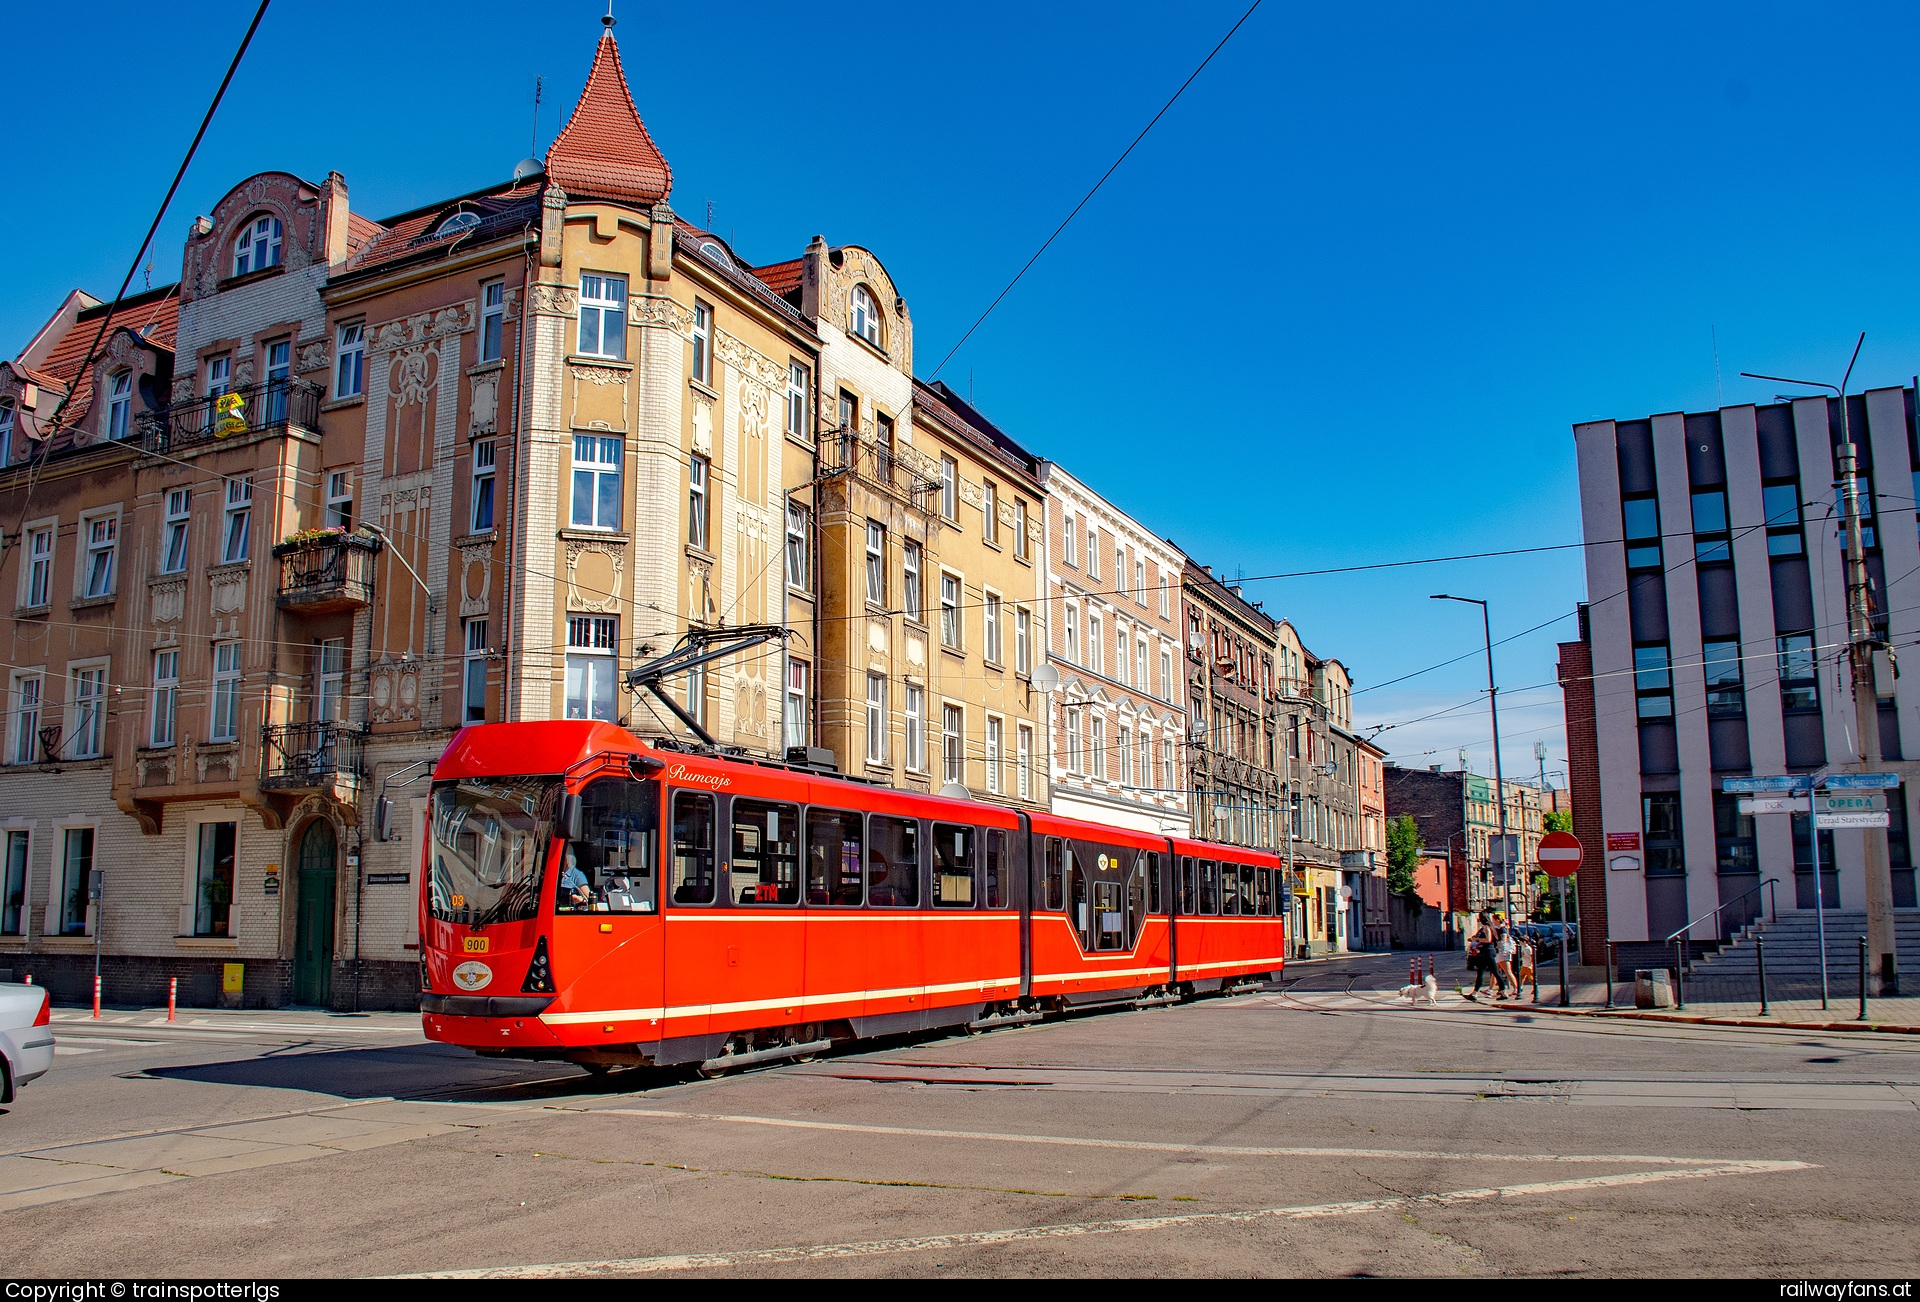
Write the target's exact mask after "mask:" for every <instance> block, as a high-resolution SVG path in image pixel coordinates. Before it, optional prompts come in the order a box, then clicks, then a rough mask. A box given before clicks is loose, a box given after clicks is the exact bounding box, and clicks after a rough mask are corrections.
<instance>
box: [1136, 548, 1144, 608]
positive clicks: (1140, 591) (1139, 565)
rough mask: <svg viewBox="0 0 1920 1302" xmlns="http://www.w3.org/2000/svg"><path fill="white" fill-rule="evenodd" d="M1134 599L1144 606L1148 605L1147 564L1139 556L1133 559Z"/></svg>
mask: <svg viewBox="0 0 1920 1302" xmlns="http://www.w3.org/2000/svg"><path fill="white" fill-rule="evenodd" d="M1133 599H1134V600H1135V601H1136V602H1138V603H1139V604H1140V605H1142V606H1144V605H1146V604H1147V563H1146V562H1145V561H1143V560H1141V559H1140V558H1139V557H1137V556H1136V557H1134V559H1133Z"/></svg>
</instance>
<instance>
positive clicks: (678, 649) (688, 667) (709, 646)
mask: <svg viewBox="0 0 1920 1302" xmlns="http://www.w3.org/2000/svg"><path fill="white" fill-rule="evenodd" d="M792 636H793V630H792V629H790V628H787V627H786V626H785V625H782V624H740V625H736V626H735V627H733V628H693V629H688V630H687V632H686V634H685V635H684V636H682V637H681V639H680V641H679V644H678V645H676V646H675V647H674V648H673V650H671V651H669V652H667V653H666V654H665V655H663V656H658V657H655V658H654V659H652V660H649V661H647V662H646V663H645V664H642V665H637V666H635V667H634V668H632V669H629V670H628V671H627V679H626V682H627V686H628V688H630V689H631V690H633V691H636V692H637V691H639V690H640V689H641V688H643V687H644V688H646V689H647V690H648V691H650V692H652V693H653V694H654V695H655V696H656V697H658V698H659V699H660V703H661V704H662V705H665V706H666V707H667V708H668V709H669V710H671V711H673V715H674V717H675V718H676V719H678V720H680V722H681V723H682V724H684V725H686V728H687V731H689V732H691V733H692V734H693V735H694V736H696V737H698V738H699V739H700V742H701V744H702V745H704V746H706V747H707V748H708V749H709V750H712V751H719V750H720V749H721V746H720V742H719V741H718V740H717V739H716V738H715V737H714V735H713V734H712V733H710V732H708V731H707V730H706V729H705V728H704V727H702V726H701V724H700V721H699V720H698V719H696V718H694V717H693V715H692V714H691V713H689V712H688V711H687V710H686V709H685V708H683V707H682V706H681V705H680V703H679V702H678V701H676V700H674V699H673V697H672V696H671V695H670V694H669V693H668V692H667V691H666V689H665V688H664V687H662V686H661V682H662V680H664V679H667V678H673V677H676V676H678V675H680V674H685V673H691V672H692V671H693V670H695V669H698V668H700V667H701V666H702V665H705V664H709V663H711V662H713V661H715V660H724V659H726V658H727V657H728V656H731V655H737V654H739V653H740V652H742V651H746V650H749V649H750V648H753V647H756V646H759V645H760V644H761V643H762V642H773V641H778V642H780V643H782V644H783V645H784V644H785V642H786V640H787V639H788V638H789V637H792Z"/></svg>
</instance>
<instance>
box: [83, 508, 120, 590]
mask: <svg viewBox="0 0 1920 1302" xmlns="http://www.w3.org/2000/svg"><path fill="white" fill-rule="evenodd" d="M85 523H86V539H87V555H86V561H85V570H84V573H85V576H86V577H85V581H84V585H83V587H82V589H81V594H80V595H81V596H83V597H110V596H112V595H113V561H114V553H115V552H116V551H117V550H118V547H119V537H120V517H119V516H117V515H97V516H92V517H90V518H88V519H87V520H86V522H85Z"/></svg>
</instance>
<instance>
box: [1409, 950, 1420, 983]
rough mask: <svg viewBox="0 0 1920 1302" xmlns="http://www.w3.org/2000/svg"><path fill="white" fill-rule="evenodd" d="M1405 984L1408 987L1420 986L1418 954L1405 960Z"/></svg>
mask: <svg viewBox="0 0 1920 1302" xmlns="http://www.w3.org/2000/svg"><path fill="white" fill-rule="evenodd" d="M1407 984H1408V985H1410V986H1417V985H1419V984H1420V956H1419V955H1418V954H1415V955H1413V956H1411V957H1410V958H1408V959H1407Z"/></svg>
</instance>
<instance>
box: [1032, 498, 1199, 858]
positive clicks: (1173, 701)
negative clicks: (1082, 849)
mask: <svg viewBox="0 0 1920 1302" xmlns="http://www.w3.org/2000/svg"><path fill="white" fill-rule="evenodd" d="M1041 479H1042V481H1043V482H1044V483H1045V485H1046V490H1047V506H1046V510H1047V529H1046V538H1047V546H1046V552H1047V555H1046V589H1045V592H1046V603H1045V609H1046V611H1047V612H1048V624H1049V628H1050V632H1049V639H1050V641H1049V645H1050V653H1051V655H1052V657H1053V660H1054V662H1055V664H1056V666H1057V668H1058V669H1059V671H1060V675H1061V681H1060V686H1059V689H1058V690H1057V691H1056V692H1055V694H1054V699H1053V703H1052V715H1051V719H1050V722H1049V730H1050V733H1051V741H1050V744H1049V747H1048V751H1049V762H1050V764H1051V768H1052V774H1053V812H1055V813H1057V814H1063V815H1066V816H1067V817H1069V818H1085V819H1089V820H1092V821H1095V822H1104V823H1112V824H1115V825H1117V826H1123V827H1136V828H1139V829H1141V830H1142V831H1148V832H1160V833H1165V834H1173V835H1187V834H1188V833H1189V832H1190V831H1191V830H1192V827H1193V814H1192V812H1191V811H1190V809H1189V807H1188V803H1187V790H1186V780H1185V754H1184V752H1185V748H1186V747H1185V736H1186V725H1187V706H1186V692H1185V691H1184V690H1183V686H1184V683H1183V679H1184V678H1185V675H1184V674H1183V673H1182V672H1181V667H1182V666H1184V665H1185V664H1186V657H1185V656H1184V655H1183V654H1182V653H1181V620H1182V618H1183V615H1182V604H1181V596H1180V575H1181V570H1182V568H1183V567H1184V565H1185V562H1186V558H1185V557H1184V556H1182V555H1181V554H1180V552H1179V550H1178V549H1176V548H1175V547H1174V546H1173V545H1172V544H1171V543H1168V542H1166V541H1164V540H1163V539H1161V538H1158V537H1156V536H1155V535H1154V533H1153V531H1152V530H1150V529H1148V528H1146V527H1145V526H1144V525H1141V524H1140V523H1139V522H1137V521H1135V520H1134V519H1132V518H1131V517H1129V516H1128V515H1127V514H1126V513H1124V512H1123V511H1121V510H1120V509H1119V508H1117V507H1115V506H1114V505H1113V504H1112V503H1111V502H1109V501H1108V500H1107V499H1106V498H1104V497H1102V496H1101V495H1100V494H1099V493H1097V492H1095V491H1094V490H1093V489H1091V488H1089V487H1088V486H1087V485H1086V484H1085V483H1084V482H1082V481H1081V480H1080V479H1079V478H1078V477H1076V476H1075V475H1073V474H1071V473H1070V472H1068V471H1067V470H1066V469H1065V468H1064V467H1061V466H1058V465H1055V464H1053V463H1052V462H1044V463H1042V467H1041Z"/></svg>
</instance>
